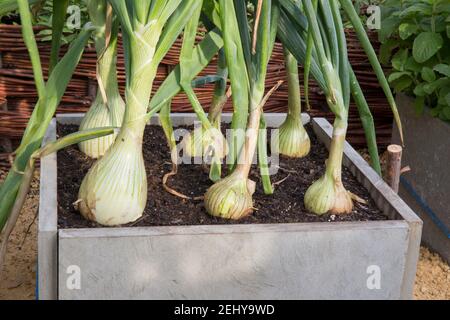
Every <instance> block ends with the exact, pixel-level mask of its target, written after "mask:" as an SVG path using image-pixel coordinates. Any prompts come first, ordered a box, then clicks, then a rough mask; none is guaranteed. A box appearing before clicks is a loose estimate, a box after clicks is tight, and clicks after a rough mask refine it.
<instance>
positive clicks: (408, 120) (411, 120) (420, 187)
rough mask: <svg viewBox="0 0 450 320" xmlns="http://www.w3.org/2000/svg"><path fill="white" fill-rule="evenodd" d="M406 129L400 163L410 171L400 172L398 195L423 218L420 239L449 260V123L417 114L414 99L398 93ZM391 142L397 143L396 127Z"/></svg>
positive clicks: (399, 106)
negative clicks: (401, 161) (408, 167)
mask: <svg viewBox="0 0 450 320" xmlns="http://www.w3.org/2000/svg"><path fill="white" fill-rule="evenodd" d="M397 105H398V108H399V112H400V116H401V117H402V122H403V126H404V132H405V145H406V147H405V149H404V150H403V164H404V165H405V166H406V165H408V166H410V167H411V171H410V172H408V173H405V174H403V175H402V178H401V180H400V190H399V194H400V196H401V197H402V198H403V199H405V201H406V202H407V203H408V205H409V206H410V207H411V208H413V209H414V211H415V212H417V214H418V215H419V216H420V218H421V219H423V222H424V226H423V237H422V239H423V242H424V243H425V244H426V245H427V246H428V247H430V248H431V249H432V250H434V251H436V252H438V253H439V254H440V255H441V256H442V257H443V258H444V259H445V260H447V262H450V209H449V205H448V200H449V199H450V171H449V170H448V164H449V161H450V124H449V123H446V122H444V121H442V120H440V119H437V118H433V117H432V116H431V115H430V114H429V110H426V112H425V114H423V115H417V114H416V112H415V111H414V100H413V99H412V98H410V97H408V96H406V95H398V96H397ZM393 142H394V143H397V144H398V143H399V142H400V138H399V136H398V133H397V131H396V130H394V134H393Z"/></svg>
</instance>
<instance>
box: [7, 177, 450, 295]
mask: <svg viewBox="0 0 450 320" xmlns="http://www.w3.org/2000/svg"><path fill="white" fill-rule="evenodd" d="M1 180H2V173H1V172H0V181H1ZM38 204H39V187H38V183H37V179H35V181H34V182H33V186H32V190H31V192H30V195H29V196H28V199H27V201H26V204H25V208H24V210H23V212H22V214H21V216H20V218H19V221H18V223H17V225H16V227H15V229H14V232H13V234H12V236H11V241H10V243H9V246H8V253H7V259H6V265H5V267H4V269H3V272H2V274H1V275H0V300H1V299H15V300H16V299H35V283H36V262H37V234H36V230H37V221H36V219H35V218H36V213H37V210H38ZM25 234H26V237H25ZM414 298H415V299H426V300H435V299H440V300H449V299H450V267H449V266H448V265H447V264H446V263H445V262H444V261H443V260H442V259H441V258H440V257H439V256H438V255H437V254H433V253H431V252H430V251H429V250H428V249H426V248H422V249H421V251H420V261H419V265H418V268H417V278H416V286H415V290H414Z"/></svg>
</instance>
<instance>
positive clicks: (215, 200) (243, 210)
mask: <svg viewBox="0 0 450 320" xmlns="http://www.w3.org/2000/svg"><path fill="white" fill-rule="evenodd" d="M254 193H255V182H253V181H251V180H249V179H247V178H246V177H243V176H242V175H240V174H238V173H237V172H236V173H233V174H231V175H229V176H228V177H226V178H224V179H222V180H220V181H219V182H216V183H215V184H214V185H213V186H212V187H210V188H209V189H208V191H207V192H206V194H205V208H206V210H207V211H208V213H209V214H210V215H212V216H216V217H220V218H224V219H232V220H239V219H242V218H245V217H246V216H248V215H249V214H251V213H252V212H253V199H252V195H253V194H254Z"/></svg>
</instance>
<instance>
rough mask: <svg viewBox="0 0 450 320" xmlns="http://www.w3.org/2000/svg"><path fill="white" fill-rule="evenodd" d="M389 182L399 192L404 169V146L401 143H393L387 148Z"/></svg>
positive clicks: (387, 178)
mask: <svg viewBox="0 0 450 320" xmlns="http://www.w3.org/2000/svg"><path fill="white" fill-rule="evenodd" d="M387 151H388V159H387V177H386V180H387V183H388V184H389V186H390V187H391V188H392V190H394V191H395V193H398V187H399V184H400V175H401V170H402V153H403V148H402V147H401V146H399V145H396V144H392V145H390V146H389V147H388V148H387Z"/></svg>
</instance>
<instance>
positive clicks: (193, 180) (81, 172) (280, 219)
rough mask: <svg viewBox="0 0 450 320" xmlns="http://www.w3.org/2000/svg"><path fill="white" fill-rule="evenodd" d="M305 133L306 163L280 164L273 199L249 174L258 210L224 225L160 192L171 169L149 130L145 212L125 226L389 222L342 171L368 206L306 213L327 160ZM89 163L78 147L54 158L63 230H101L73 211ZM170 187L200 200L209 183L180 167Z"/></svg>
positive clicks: (197, 206) (67, 129) (160, 138)
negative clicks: (310, 191)
mask: <svg viewBox="0 0 450 320" xmlns="http://www.w3.org/2000/svg"><path fill="white" fill-rule="evenodd" d="M76 129H77V128H76V127H75V126H60V127H59V128H58V131H59V135H60V136H63V135H66V134H68V133H71V132H73V131H75V130H76ZM308 131H309V134H310V137H311V142H312V148H311V153H310V155H309V156H308V157H306V158H304V159H288V158H282V159H280V167H281V168H282V170H280V171H279V172H278V174H277V175H275V176H273V177H272V182H277V181H281V180H283V179H286V180H285V181H284V182H282V183H281V184H279V185H278V186H277V187H276V191H275V194H274V195H272V196H266V195H264V193H263V191H262V186H261V183H260V175H259V171H258V169H257V168H255V169H253V170H252V173H251V179H252V180H254V181H255V182H257V190H256V193H255V194H254V197H253V198H254V205H255V208H256V209H257V210H256V211H255V212H254V213H253V214H252V215H251V216H249V217H247V218H245V219H242V220H240V221H228V220H224V219H220V218H215V217H211V216H210V215H208V214H207V212H206V210H205V209H204V207H203V203H202V201H193V200H192V201H190V200H183V199H181V198H178V197H176V196H173V195H171V194H169V193H167V192H166V191H165V190H164V189H163V187H162V182H161V180H162V177H163V176H164V174H165V173H167V172H169V171H170V170H171V164H170V154H169V149H168V147H167V145H166V140H165V137H164V133H163V131H162V130H161V129H160V128H159V127H155V126H150V127H148V129H147V131H146V134H145V138H144V147H143V149H144V158H145V162H146V170H147V177H148V201H147V207H146V209H145V212H144V215H143V217H142V218H141V219H139V220H138V221H136V222H134V223H132V224H130V225H128V226H136V227H142V226H173V225H209V224H233V223H234V224H236V223H238V224H250V223H257V224H261V223H296V222H331V221H335V222H337V221H370V220H387V217H386V216H385V215H384V214H383V213H382V212H381V211H380V210H379V209H378V208H377V207H376V205H375V204H374V202H373V201H372V200H371V199H370V196H369V193H368V191H367V190H366V189H365V188H364V187H363V186H362V185H361V184H360V183H359V182H358V181H357V180H356V179H355V178H354V177H353V176H352V174H351V173H350V172H349V171H348V170H346V169H344V172H343V182H344V186H345V187H346V188H347V190H349V191H351V192H353V193H354V194H356V195H358V196H359V197H361V198H363V199H365V200H366V201H368V204H367V205H362V204H359V203H356V204H355V206H354V210H353V212H352V213H351V214H349V215H342V216H333V215H329V214H327V215H323V216H316V215H314V214H311V213H309V212H307V210H306V209H305V208H304V205H303V197H304V194H305V192H306V190H307V188H308V187H309V186H310V185H311V184H312V183H313V182H314V181H315V180H317V179H319V178H320V177H321V175H322V173H323V171H324V164H325V160H326V158H327V155H328V152H327V149H326V148H325V146H324V145H322V143H320V142H318V141H317V139H316V137H315V135H314V133H313V132H312V130H311V128H308ZM92 164H93V160H92V159H88V158H87V157H86V156H85V155H84V154H82V153H81V152H80V151H78V149H77V147H76V146H73V147H69V148H66V149H65V150H63V151H60V152H59V153H58V204H59V208H58V214H59V215H58V223H59V226H60V227H61V228H86V227H99V225H97V224H95V223H92V222H89V221H86V220H85V219H84V218H82V217H81V215H80V214H79V213H78V212H77V211H76V210H75V209H74V206H73V203H74V202H76V201H77V194H78V189H79V187H80V184H81V181H82V178H83V177H84V176H85V174H86V173H87V171H88V170H89V168H90V167H91V165H92ZM169 185H170V186H171V187H172V188H173V189H175V190H177V191H178V192H181V193H183V194H186V195H188V196H192V197H198V196H202V195H203V194H204V193H205V191H206V190H207V189H208V187H209V186H210V185H211V182H210V181H209V179H208V174H207V172H205V169H204V168H203V167H202V166H201V165H182V166H180V168H179V173H178V175H176V176H175V177H172V178H171V179H170V180H169Z"/></svg>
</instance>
